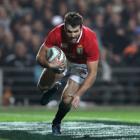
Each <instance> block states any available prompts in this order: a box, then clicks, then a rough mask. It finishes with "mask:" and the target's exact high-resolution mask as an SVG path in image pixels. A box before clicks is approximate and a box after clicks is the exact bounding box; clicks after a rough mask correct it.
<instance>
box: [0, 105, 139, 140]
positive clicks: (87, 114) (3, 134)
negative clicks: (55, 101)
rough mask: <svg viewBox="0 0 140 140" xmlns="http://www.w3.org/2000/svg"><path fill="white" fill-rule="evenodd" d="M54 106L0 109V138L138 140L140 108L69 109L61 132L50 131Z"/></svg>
mask: <svg viewBox="0 0 140 140" xmlns="http://www.w3.org/2000/svg"><path fill="white" fill-rule="evenodd" d="M55 112H56V109H47V108H46V107H10V108H0V140H60V139H61V140H71V139H80V140H96V139H97V140H111V139H113V140H118V139H121V140H140V107H93V108H90V109H77V110H74V109H73V110H72V111H71V112H70V113H69V114H68V115H67V116H66V117H65V119H64V121H63V123H62V135H61V136H59V137H58V136H53V135H52V134H51V121H52V119H53V117H54V115H55Z"/></svg>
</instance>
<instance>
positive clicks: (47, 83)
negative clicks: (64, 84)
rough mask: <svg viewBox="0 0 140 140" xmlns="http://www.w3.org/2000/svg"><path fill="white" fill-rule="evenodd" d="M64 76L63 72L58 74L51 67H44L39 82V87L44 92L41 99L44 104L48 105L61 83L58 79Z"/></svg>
mask: <svg viewBox="0 0 140 140" xmlns="http://www.w3.org/2000/svg"><path fill="white" fill-rule="evenodd" d="M62 77H63V75H62V74H56V73H54V72H53V71H51V70H50V69H44V70H43V71H42V74H41V76H40V79H39V82H38V87H39V89H40V90H41V91H42V93H43V96H42V97H41V101H40V102H41V104H42V105H46V104H47V103H48V101H49V99H50V98H51V97H52V95H53V94H55V93H56V92H57V90H58V86H59V84H58V83H56V81H58V80H59V79H61V78H62Z"/></svg>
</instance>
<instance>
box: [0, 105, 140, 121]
mask: <svg viewBox="0 0 140 140" xmlns="http://www.w3.org/2000/svg"><path fill="white" fill-rule="evenodd" d="M56 111H57V110H56V109H48V108H46V107H1V108H0V122H7V121H8V122H12V121H20V122H21V121H25V122H35V121H48V122H51V121H52V119H53V117H54V115H55V113H56ZM68 120H70V121H73V120H111V121H122V122H137V123H140V107H102V106H101V107H93V108H90V109H77V110H74V109H72V111H71V112H70V113H69V114H68V115H67V116H66V117H65V121H68Z"/></svg>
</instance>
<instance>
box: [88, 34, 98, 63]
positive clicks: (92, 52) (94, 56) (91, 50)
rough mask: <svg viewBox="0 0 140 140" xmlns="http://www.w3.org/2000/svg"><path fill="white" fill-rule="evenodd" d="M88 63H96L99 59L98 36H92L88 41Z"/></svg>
mask: <svg viewBox="0 0 140 140" xmlns="http://www.w3.org/2000/svg"><path fill="white" fill-rule="evenodd" d="M87 46H88V47H87V50H86V54H87V61H88V62H91V61H96V60H98V59H99V48H98V41H97V37H96V35H92V36H91V37H90V38H89V40H88V41H87Z"/></svg>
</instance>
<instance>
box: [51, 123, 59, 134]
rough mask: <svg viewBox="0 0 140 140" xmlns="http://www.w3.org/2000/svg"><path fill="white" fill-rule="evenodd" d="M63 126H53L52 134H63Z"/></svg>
mask: <svg viewBox="0 0 140 140" xmlns="http://www.w3.org/2000/svg"><path fill="white" fill-rule="evenodd" d="M60 130H61V125H60V124H53V125H52V134H53V135H60V134H61V131H60Z"/></svg>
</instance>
